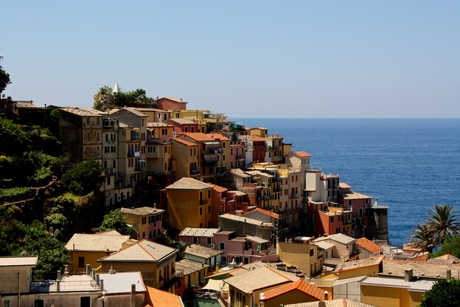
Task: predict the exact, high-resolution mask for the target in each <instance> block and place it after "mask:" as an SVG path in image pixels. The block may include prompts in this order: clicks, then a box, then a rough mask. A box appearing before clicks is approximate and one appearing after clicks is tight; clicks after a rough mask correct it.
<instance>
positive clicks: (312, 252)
mask: <svg viewBox="0 0 460 307" xmlns="http://www.w3.org/2000/svg"><path fill="white" fill-rule="evenodd" d="M314 254H315V250H314V249H313V248H312V249H310V257H313V255H314Z"/></svg>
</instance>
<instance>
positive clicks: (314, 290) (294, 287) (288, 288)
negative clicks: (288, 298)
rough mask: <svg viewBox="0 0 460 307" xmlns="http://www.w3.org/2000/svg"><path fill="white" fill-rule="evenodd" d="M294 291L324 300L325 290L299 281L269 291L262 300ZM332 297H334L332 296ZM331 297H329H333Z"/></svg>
mask: <svg viewBox="0 0 460 307" xmlns="http://www.w3.org/2000/svg"><path fill="white" fill-rule="evenodd" d="M292 291H300V292H303V293H305V294H307V295H309V296H311V297H313V298H315V299H317V300H324V298H325V297H324V292H325V291H324V290H323V289H321V288H319V287H317V286H316V285H314V284H311V283H309V282H306V281H305V280H298V281H295V282H292V283H289V284H285V285H282V286H279V287H278V288H275V289H271V290H268V291H266V292H264V295H263V298H261V300H264V301H265V300H269V299H272V298H274V297H277V296H280V295H282V294H285V293H288V292H292ZM331 296H332V295H331ZM331 296H329V297H331Z"/></svg>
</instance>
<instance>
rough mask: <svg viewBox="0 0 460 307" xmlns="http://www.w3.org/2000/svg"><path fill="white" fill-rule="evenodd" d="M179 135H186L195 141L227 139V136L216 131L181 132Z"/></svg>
mask: <svg viewBox="0 0 460 307" xmlns="http://www.w3.org/2000/svg"><path fill="white" fill-rule="evenodd" d="M181 135H186V136H188V137H189V138H191V139H193V140H195V141H202V142H204V141H216V140H217V139H219V140H221V141H228V140H229V138H228V137H226V136H225V135H222V134H218V133H202V132H183V133H181Z"/></svg>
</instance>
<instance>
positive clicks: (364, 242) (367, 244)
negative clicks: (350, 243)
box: [356, 237, 383, 254]
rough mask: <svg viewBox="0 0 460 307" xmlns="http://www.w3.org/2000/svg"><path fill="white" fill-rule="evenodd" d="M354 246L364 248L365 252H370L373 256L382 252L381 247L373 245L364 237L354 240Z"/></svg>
mask: <svg viewBox="0 0 460 307" xmlns="http://www.w3.org/2000/svg"><path fill="white" fill-rule="evenodd" d="M356 244H357V245H358V246H359V247H361V248H364V249H365V250H367V251H369V252H371V253H373V254H376V253H380V252H383V247H381V246H380V245H378V244H375V243H374V242H372V241H371V240H369V239H366V238H364V237H362V238H359V239H358V240H356Z"/></svg>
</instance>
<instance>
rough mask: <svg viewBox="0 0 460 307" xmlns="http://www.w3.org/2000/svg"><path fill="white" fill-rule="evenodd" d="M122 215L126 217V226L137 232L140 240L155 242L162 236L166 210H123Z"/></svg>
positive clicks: (145, 208) (148, 208)
mask: <svg viewBox="0 0 460 307" xmlns="http://www.w3.org/2000/svg"><path fill="white" fill-rule="evenodd" d="M120 211H121V213H123V214H124V215H125V216H126V220H125V222H126V224H128V225H129V226H131V227H133V229H134V230H135V231H136V237H137V239H138V240H141V239H147V238H148V239H149V240H152V241H153V240H155V239H157V238H159V237H161V235H162V229H163V215H164V213H165V210H163V209H158V208H156V205H154V206H153V207H147V206H144V207H140V208H123V207H122V208H121V209H120Z"/></svg>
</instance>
